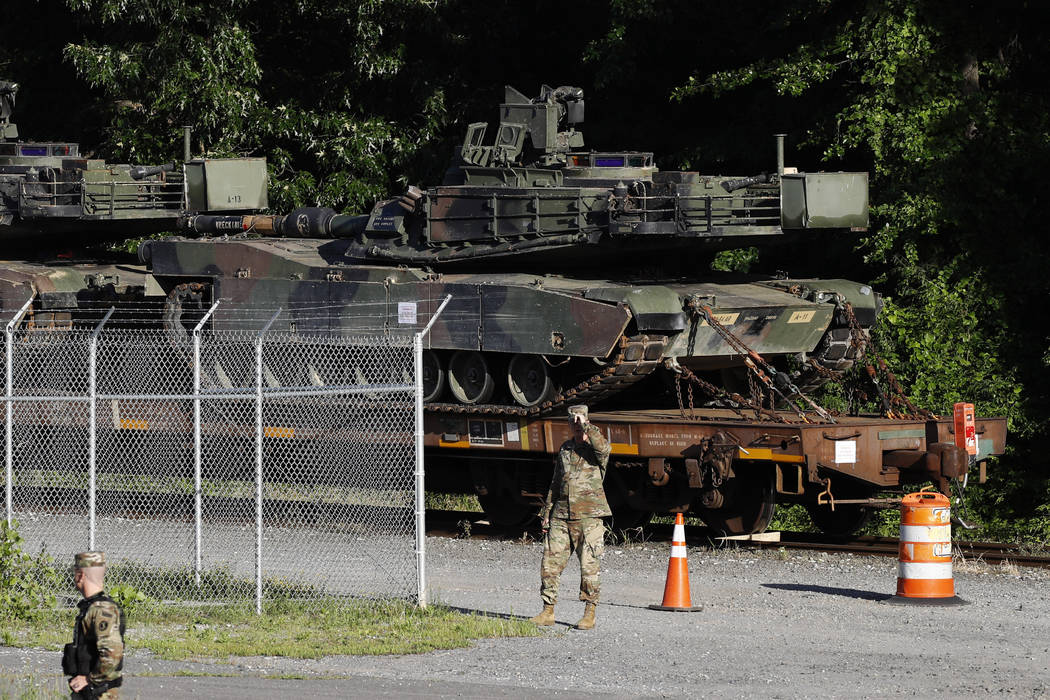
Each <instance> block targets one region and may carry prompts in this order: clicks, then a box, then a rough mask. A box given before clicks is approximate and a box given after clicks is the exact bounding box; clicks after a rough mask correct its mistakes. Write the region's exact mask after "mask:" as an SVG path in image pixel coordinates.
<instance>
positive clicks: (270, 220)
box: [179, 207, 368, 238]
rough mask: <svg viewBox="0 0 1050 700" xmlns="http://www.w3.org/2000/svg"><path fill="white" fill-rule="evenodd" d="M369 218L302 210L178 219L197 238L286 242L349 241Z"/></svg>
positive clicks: (362, 228) (303, 208)
mask: <svg viewBox="0 0 1050 700" xmlns="http://www.w3.org/2000/svg"><path fill="white" fill-rule="evenodd" d="M367 223H368V216H354V215H349V214H336V213H335V212H334V211H333V210H331V209H323V208H320V207H302V208H300V209H296V210H295V211H293V212H292V213H291V214H288V215H286V216H273V215H247V216H220V215H214V214H195V215H191V216H184V217H181V218H180V219H179V228H180V229H182V230H183V231H188V232H192V233H198V234H201V233H203V234H230V233H242V232H243V233H248V232H251V233H257V234H259V235H261V236H267V237H285V238H352V237H353V236H355V235H357V234H359V233H361V232H362V231H364V229H365V225H366V224H367Z"/></svg>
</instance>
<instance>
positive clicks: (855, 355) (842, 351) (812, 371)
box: [791, 326, 867, 393]
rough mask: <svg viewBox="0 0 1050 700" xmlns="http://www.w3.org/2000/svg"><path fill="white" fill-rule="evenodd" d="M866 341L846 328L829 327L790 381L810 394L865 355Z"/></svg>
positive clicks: (839, 377)
mask: <svg viewBox="0 0 1050 700" xmlns="http://www.w3.org/2000/svg"><path fill="white" fill-rule="evenodd" d="M866 345H867V339H866V338H857V337H855V333H854V331H853V330H852V329H851V328H850V327H849V326H832V327H831V328H830V329H828V332H827V333H825V334H824V337H823V338H821V339H820V343H819V344H818V345H817V347H816V349H815V350H814V351H813V352H811V353H809V354H808V355H807V357H806V364H805V365H803V366H802V367H801V368H799V369H798V370H797V371H795V372H792V377H791V379H792V381H793V382H794V383H795V385H796V386H797V387H798V388H799V389H801V390H802V391H804V392H806V393H809V392H811V391H815V390H816V389H818V388H820V387H821V386H822V385H824V384H826V383H828V382H830V381H837V380H839V379H841V378H842V376H843V375H844V374H845V373H846V372H848V371H849V370H850V368H852V367H853V365H854V364H855V363H856V362H857V360H858V359H860V358H861V357H863V356H864V348H865V346H866Z"/></svg>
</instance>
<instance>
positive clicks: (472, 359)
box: [448, 350, 496, 405]
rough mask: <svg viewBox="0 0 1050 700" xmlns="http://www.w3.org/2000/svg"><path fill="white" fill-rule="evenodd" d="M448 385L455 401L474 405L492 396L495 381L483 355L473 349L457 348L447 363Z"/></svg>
mask: <svg viewBox="0 0 1050 700" xmlns="http://www.w3.org/2000/svg"><path fill="white" fill-rule="evenodd" d="M448 385H449V388H450V389H451V390H452V395H453V396H455V397H456V400H457V401H459V402H460V403H465V404H468V405H474V404H479V403H485V402H486V401H488V400H489V399H491V398H492V392H493V391H494V390H495V388H496V381H495V380H494V379H493V378H492V371H491V370H490V369H489V363H488V362H486V361H485V356H484V355H482V354H481V353H480V352H477V351H475V350H459V351H457V352H456V353H455V354H453V355H452V359H451V360H450V361H449V363H448Z"/></svg>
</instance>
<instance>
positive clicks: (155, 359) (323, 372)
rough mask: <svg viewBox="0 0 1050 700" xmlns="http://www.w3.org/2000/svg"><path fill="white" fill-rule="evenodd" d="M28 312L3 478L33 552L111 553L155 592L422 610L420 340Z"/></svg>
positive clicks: (8, 418) (112, 572) (9, 372)
mask: <svg viewBox="0 0 1050 700" xmlns="http://www.w3.org/2000/svg"><path fill="white" fill-rule="evenodd" d="M275 318H276V316H275V317H274V319H275ZM274 319H271V321H273V320H274ZM18 320H19V319H18V317H17V316H16V317H15V319H13V320H12V321H11V322H10V323H9V324H8V325H7V332H6V333H5V353H4V357H3V366H4V372H5V379H6V389H5V397H4V403H5V408H6V413H5V418H4V437H5V462H6V464H5V467H6V468H5V470H4V482H3V484H4V493H5V500H6V503H5V505H6V516H7V518H8V520H11V519H12V518H13V519H17V520H18V522H19V526H20V527H19V529H20V532H21V534H22V536H23V537H24V538H25V540H26V543H27V550H28V551H34V550H39V549H41V548H44V549H46V551H47V552H48V553H50V554H51V555H53V556H54V557H55V559H56V561H57V562H58V563H59V565H60V568H59V571H62V572H64V571H65V570H66V569H65V566H66V563H67V562H71V561H72V555H73V554H74V553H75V552H78V551H82V550H85V549H102V550H105V551H106V553H107V557H108V560H109V564H110V567H109V573H108V574H107V585H113V584H115V583H116V584H119V583H129V584H131V585H134V586H136V587H137V588H139V589H140V590H142V591H143V592H144V593H146V594H147V595H148V596H150V597H152V598H156V599H160V600H194V601H198V600H199V601H237V600H245V599H252V598H254V599H255V601H256V608H257V610H261V604H262V601H264V600H267V599H272V598H279V597H287V598H311V599H316V598H335V599H345V598H386V597H411V598H416V599H417V600H418V602H419V603H420V604H425V602H426V601H425V595H424V585H425V583H424V581H425V579H424V569H423V566H424V557H423V547H422V545H423V538H422V533H421V531H419V530H417V528H421V527H422V491H421V489H422V465H421V462H419V463H418V464H417V459H421V450H419V449H418V447H417V439H418V437H419V432H418V423H417V422H418V419H419V418H420V416H419V415H418V411H419V410H420V405H419V402H418V398H419V392H418V389H417V386H416V385H417V369H416V368H417V360H418V357H417V356H418V353H419V349H420V342H419V340H418V339H417V340H416V342H415V343H413V342H412V338H411V337H381V336H377V337H361V338H347V337H344V336H330V335H302V334H296V333H288V332H269V330H268V328H269V324H265V325H263V326H262V327H260V328H258V329H257V330H255V331H203V330H202V327H203V326H204V325H205V324H204V321H203V320H202V321H201V323H199V324H198V325H197V328H196V330H194V331H193V332H186V333H182V334H173V333H171V332H169V331H164V330H140V329H126V328H120V329H109V328H107V325H106V321H107V319H106V318H104V319H103V320H102V321H101V322H100V323H99V324H98V325H97V326H96V327H94V328H73V327H67V328H49V329H43V328H35V329H25V328H18V323H17V321H18ZM285 327H287V326H285ZM69 591H70V592H71V591H72V589H71V588H70V589H69Z"/></svg>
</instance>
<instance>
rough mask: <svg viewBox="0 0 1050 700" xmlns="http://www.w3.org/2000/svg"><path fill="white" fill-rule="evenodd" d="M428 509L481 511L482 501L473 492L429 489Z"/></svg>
mask: <svg viewBox="0 0 1050 700" xmlns="http://www.w3.org/2000/svg"><path fill="white" fill-rule="evenodd" d="M424 504H425V507H426V508H427V509H428V510H465V511H470V512H473V513H480V512H482V511H481V503H479V502H478V497H477V496H475V495H474V494H472V493H438V492H432V491H427V492H426V495H425V500H424Z"/></svg>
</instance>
